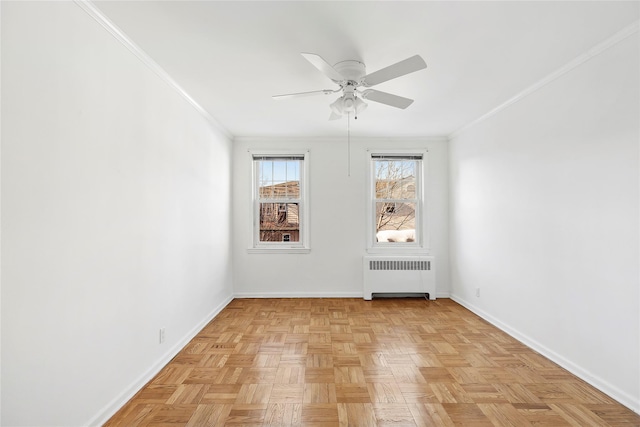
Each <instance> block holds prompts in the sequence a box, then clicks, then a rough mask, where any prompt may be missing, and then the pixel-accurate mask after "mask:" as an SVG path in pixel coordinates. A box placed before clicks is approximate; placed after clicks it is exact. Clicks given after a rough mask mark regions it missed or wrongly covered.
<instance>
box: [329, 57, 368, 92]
mask: <svg viewBox="0 0 640 427" xmlns="http://www.w3.org/2000/svg"><path fill="white" fill-rule="evenodd" d="M333 68H335V70H336V71H337V72H338V73H340V75H342V76H343V77H344V79H345V80H347V83H351V84H352V85H354V86H356V87H357V86H360V84H362V80H363V79H364V76H366V75H367V72H366V69H365V66H364V64H363V63H362V62H360V61H356V60H352V59H350V60H347V61H341V62H338V63H337V64H335V65H334V66H333ZM334 81H335V80H334ZM336 83H340V82H339V81H336Z"/></svg>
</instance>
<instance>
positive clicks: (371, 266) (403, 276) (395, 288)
mask: <svg viewBox="0 0 640 427" xmlns="http://www.w3.org/2000/svg"><path fill="white" fill-rule="evenodd" d="M363 268H364V299H366V300H370V299H371V298H372V297H373V294H375V293H403V294H404V293H420V294H429V299H432V300H433V299H436V272H435V259H434V257H431V256H384V257H383V256H366V257H364V258H363Z"/></svg>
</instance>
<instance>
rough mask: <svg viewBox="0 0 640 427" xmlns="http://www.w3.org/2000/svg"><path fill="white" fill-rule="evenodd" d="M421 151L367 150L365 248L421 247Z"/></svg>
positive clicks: (422, 157) (422, 205)
mask: <svg viewBox="0 0 640 427" xmlns="http://www.w3.org/2000/svg"><path fill="white" fill-rule="evenodd" d="M424 157H425V153H421V152H418V153H406V154H404V153H388V154H387V153H371V154H370V159H369V161H370V179H369V182H370V197H369V199H370V200H369V224H370V225H369V239H368V240H369V248H370V249H376V248H394V249H400V248H402V249H414V250H415V249H420V248H423V246H424V243H423V223H424V221H423V219H424V217H423V215H424V214H423V210H424V201H423V181H422V179H423V160H424Z"/></svg>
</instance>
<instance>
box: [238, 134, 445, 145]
mask: <svg viewBox="0 0 640 427" xmlns="http://www.w3.org/2000/svg"><path fill="white" fill-rule="evenodd" d="M346 141H347V137H346V136H326V137H322V136H299V137H296V136H281V137H278V136H264V137H261V136H236V137H235V138H234V139H233V142H236V143H258V144H260V143H265V144H274V143H294V142H306V143H316V142H320V143H322V142H326V143H344V142H346ZM351 142H352V143H356V144H362V143H387V142H393V143H394V144H397V143H408V144H419V143H446V142H449V138H448V137H446V136H424V137H419V136H408V137H405V136H397V137H396V136H388V137H387V136H371V137H367V136H352V137H351Z"/></svg>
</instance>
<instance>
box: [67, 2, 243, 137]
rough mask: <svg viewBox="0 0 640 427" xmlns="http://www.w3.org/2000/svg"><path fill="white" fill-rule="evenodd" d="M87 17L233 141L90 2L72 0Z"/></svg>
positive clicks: (224, 129) (196, 103)
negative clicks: (100, 26) (94, 21)
mask: <svg viewBox="0 0 640 427" xmlns="http://www.w3.org/2000/svg"><path fill="white" fill-rule="evenodd" d="M74 1H75V3H76V4H77V5H78V6H80V8H81V9H82V10H84V11H85V12H86V13H87V14H88V15H89V16H91V17H92V18H93V19H94V20H96V21H97V22H98V23H99V24H100V25H102V27H103V28H104V29H106V30H107V31H108V32H109V33H110V34H111V35H112V36H113V37H114V38H115V39H116V40H118V41H119V42H120V43H122V44H123V45H124V46H125V47H126V48H127V49H129V51H130V52H131V53H133V54H134V55H135V56H136V57H137V58H138V59H139V60H140V61H142V63H144V64H145V65H146V66H147V67H149V68H150V69H151V71H153V72H154V73H155V74H156V75H157V76H158V77H160V78H161V79H162V80H163V81H164V82H165V83H166V84H167V85H169V87H171V88H172V89H173V90H175V91H176V92H177V93H178V94H179V95H181V96H182V97H183V98H184V99H185V100H186V101H187V102H188V103H189V104H191V106H192V107H193V108H195V109H196V111H197V112H198V113H200V114H201V115H202V116H203V117H204V118H205V119H206V120H207V121H208V122H209V123H211V125H212V126H213V127H214V128H215V129H216V130H217V131H218V132H220V133H221V134H222V135H224V136H225V137H227V138H228V139H230V140H231V139H233V135H232V134H231V132H229V131H228V130H227V129H226V128H225V127H224V126H222V125H221V124H220V122H218V121H217V120H216V119H215V118H214V117H213V116H212V115H211V114H209V112H208V111H207V110H205V109H204V108H203V107H202V106H201V105H200V104H198V102H197V101H196V100H195V99H193V98H192V97H191V95H189V94H188V93H187V92H186V91H185V90H184V89H183V88H182V87H181V86H180V85H179V84H178V83H177V82H176V81H175V80H174V79H173V78H172V77H171V76H170V75H169V73H167V72H166V71H165V70H164V69H163V68H162V67H161V66H160V65H158V63H157V62H155V61H154V60H153V59H152V58H151V57H150V56H149V55H148V54H147V53H146V52H145V51H144V50H143V49H142V48H141V47H140V46H138V45H137V44H136V43H134V42H133V40H131V39H130V38H129V36H127V35H126V34H125V33H124V31H122V30H121V29H120V28H118V26H117V25H116V24H114V23H113V22H112V21H111V20H110V19H109V18H108V17H107V16H106V15H105V14H104V13H102V11H101V10H100V9H98V7H97V6H96V5H95V4H93V2H92V1H91V0H74Z"/></svg>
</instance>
